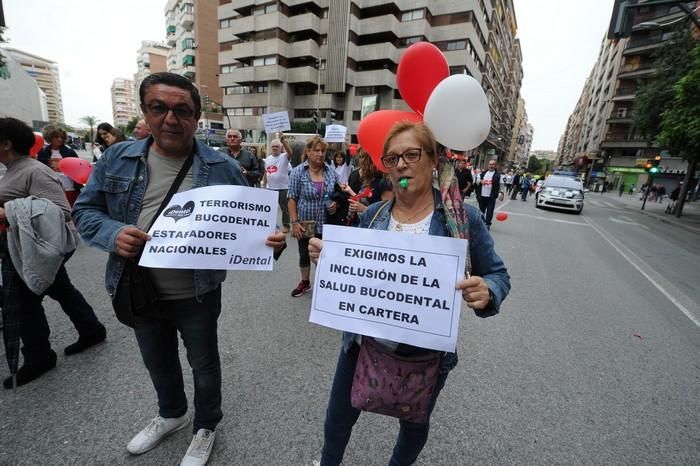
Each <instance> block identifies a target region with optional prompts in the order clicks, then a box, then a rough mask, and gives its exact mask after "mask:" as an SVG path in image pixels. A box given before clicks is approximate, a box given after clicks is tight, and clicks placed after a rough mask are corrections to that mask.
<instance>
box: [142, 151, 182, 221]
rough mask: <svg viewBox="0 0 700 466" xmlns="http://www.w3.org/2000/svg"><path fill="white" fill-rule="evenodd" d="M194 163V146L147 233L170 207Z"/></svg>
mask: <svg viewBox="0 0 700 466" xmlns="http://www.w3.org/2000/svg"><path fill="white" fill-rule="evenodd" d="M193 161H194V146H192V152H190V155H189V156H188V157H187V158H186V159H185V161H184V162H183V163H182V167H180V171H179V172H178V173H177V176H176V177H175V180H174V181H173V184H171V185H170V189H169V190H168V194H166V195H165V197H164V198H163V201H162V202H161V203H160V207H158V211H157V212H156V214H155V215H154V216H153V218H152V219H151V221H150V222H149V224H148V228H146V231H147V232H148V230H150V229H151V227H152V226H153V224H154V223H156V219H157V218H158V216H159V215H160V213H161V212H163V209H165V206H167V205H168V202H170V199H171V198H172V197H173V195H174V194H175V193H176V192H177V190H178V189H179V188H180V185H181V184H182V180H184V179H185V176H187V172H188V171H190V167H191V166H192V162H193Z"/></svg>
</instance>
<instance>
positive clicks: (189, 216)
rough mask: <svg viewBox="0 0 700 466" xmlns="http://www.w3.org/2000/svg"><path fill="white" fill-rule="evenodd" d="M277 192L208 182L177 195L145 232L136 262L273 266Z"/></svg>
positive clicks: (164, 265) (174, 266)
mask: <svg viewBox="0 0 700 466" xmlns="http://www.w3.org/2000/svg"><path fill="white" fill-rule="evenodd" d="M277 197H278V196H277V192H275V191H268V190H266V189H258V188H248V187H244V186H229V185H226V186H207V187H203V188H196V189H190V190H189V191H185V192H182V193H177V194H175V195H174V196H173V197H172V199H170V202H169V203H168V205H167V206H166V208H165V209H163V212H162V213H161V214H160V216H159V217H158V219H157V220H156V222H155V223H154V224H153V227H152V228H151V230H150V231H149V232H148V234H149V235H151V238H152V239H151V240H150V241H148V242H147V243H146V246H145V247H144V250H143V254H142V255H141V261H140V262H139V264H140V265H143V266H146V267H155V268H169V269H217V270H272V253H273V248H271V247H269V246H266V245H265V238H267V237H268V236H269V235H271V234H273V233H274V232H275V226H276V225H275V222H276V220H277Z"/></svg>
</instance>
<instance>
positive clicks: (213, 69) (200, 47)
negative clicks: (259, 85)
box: [165, 0, 224, 145]
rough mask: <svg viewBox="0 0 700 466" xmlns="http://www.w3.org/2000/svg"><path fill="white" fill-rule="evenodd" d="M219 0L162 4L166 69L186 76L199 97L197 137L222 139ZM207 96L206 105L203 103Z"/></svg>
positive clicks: (177, 0)
mask: <svg viewBox="0 0 700 466" xmlns="http://www.w3.org/2000/svg"><path fill="white" fill-rule="evenodd" d="M218 3H221V2H215V1H211V0H168V2H167V3H166V6H165V24H166V26H165V27H166V45H167V46H168V47H169V51H168V55H167V63H166V66H167V70H168V71H170V72H172V73H177V74H180V75H183V76H185V77H187V78H189V79H190V80H191V81H192V82H193V83H194V85H195V86H197V88H198V89H199V93H200V95H201V97H202V116H201V118H200V121H199V129H198V131H197V137H199V138H201V139H203V140H206V141H207V142H208V143H212V144H216V145H221V144H223V142H224V124H223V120H224V114H223V109H222V107H221V106H220V105H219V104H221V103H222V97H223V92H222V89H221V88H220V87H219V43H218V30H219V21H218V19H217V8H219V6H218ZM205 97H208V98H209V99H208V100H209V102H211V103H210V104H208V105H205V100H206V99H205Z"/></svg>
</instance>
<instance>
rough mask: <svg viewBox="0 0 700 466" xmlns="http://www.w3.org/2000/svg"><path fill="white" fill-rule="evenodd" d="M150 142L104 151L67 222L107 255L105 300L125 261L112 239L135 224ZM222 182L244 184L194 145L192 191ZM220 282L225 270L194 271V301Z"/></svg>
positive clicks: (215, 155)
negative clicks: (71, 218) (72, 223)
mask: <svg viewBox="0 0 700 466" xmlns="http://www.w3.org/2000/svg"><path fill="white" fill-rule="evenodd" d="M152 141H153V138H152V137H149V138H147V139H143V140H141V141H127V142H122V143H119V144H115V145H113V146H111V147H110V148H109V149H107V150H106V151H105V153H104V154H103V155H102V157H101V158H100V160H98V162H97V164H96V165H95V166H94V169H93V172H92V175H91V176H90V180H89V181H88V184H87V185H85V188H84V189H83V191H82V193H80V196H79V197H78V200H77V201H76V202H75V205H74V206H73V219H74V220H75V224H76V225H77V227H78V231H79V232H80V236H81V237H82V238H83V240H85V241H86V242H87V243H88V244H89V245H90V246H94V247H96V248H99V249H102V250H103V251H107V252H109V259H108V261H107V270H106V272H105V286H106V287H107V292H108V293H109V295H110V296H111V297H114V291H115V289H116V287H117V284H118V283H119V280H120V279H121V276H122V271H123V270H124V264H125V262H126V259H124V258H123V257H120V256H118V255H117V254H116V253H115V251H116V248H115V240H116V238H117V234H118V233H119V230H121V229H122V228H124V227H125V226H127V225H132V226H133V225H136V221H137V219H138V217H139V213H140V212H141V203H142V201H143V196H144V194H145V192H146V186H147V185H148V175H149V174H148V170H147V163H146V155H147V154H148V148H149V146H150V144H151V142H152ZM226 184H232V185H241V186H248V183H247V181H246V179H245V176H243V173H242V172H241V170H240V167H239V165H238V163H236V162H235V161H234V160H233V159H231V158H230V157H226V156H225V155H223V154H220V153H219V152H216V151H215V150H213V149H211V148H209V147H208V146H206V145H205V144H203V143H201V142H200V141H195V155H194V160H193V162H192V188H200V187H203V186H213V185H226ZM225 279H226V271H225V270H195V271H194V288H195V293H196V296H197V298H199V297H200V296H201V295H202V294H204V293H206V292H207V291H210V290H212V289H213V288H215V287H216V286H217V285H218V284H219V283H221V282H223V281H224V280H225Z"/></svg>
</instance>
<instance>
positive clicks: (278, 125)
mask: <svg viewBox="0 0 700 466" xmlns="http://www.w3.org/2000/svg"><path fill="white" fill-rule="evenodd" d="M262 117H263V125H265V132H266V133H267V134H274V133H277V132H280V131H289V130H291V129H292V127H291V125H290V124H289V114H288V113H287V112H286V111H285V112H275V113H263V116H262Z"/></svg>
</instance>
